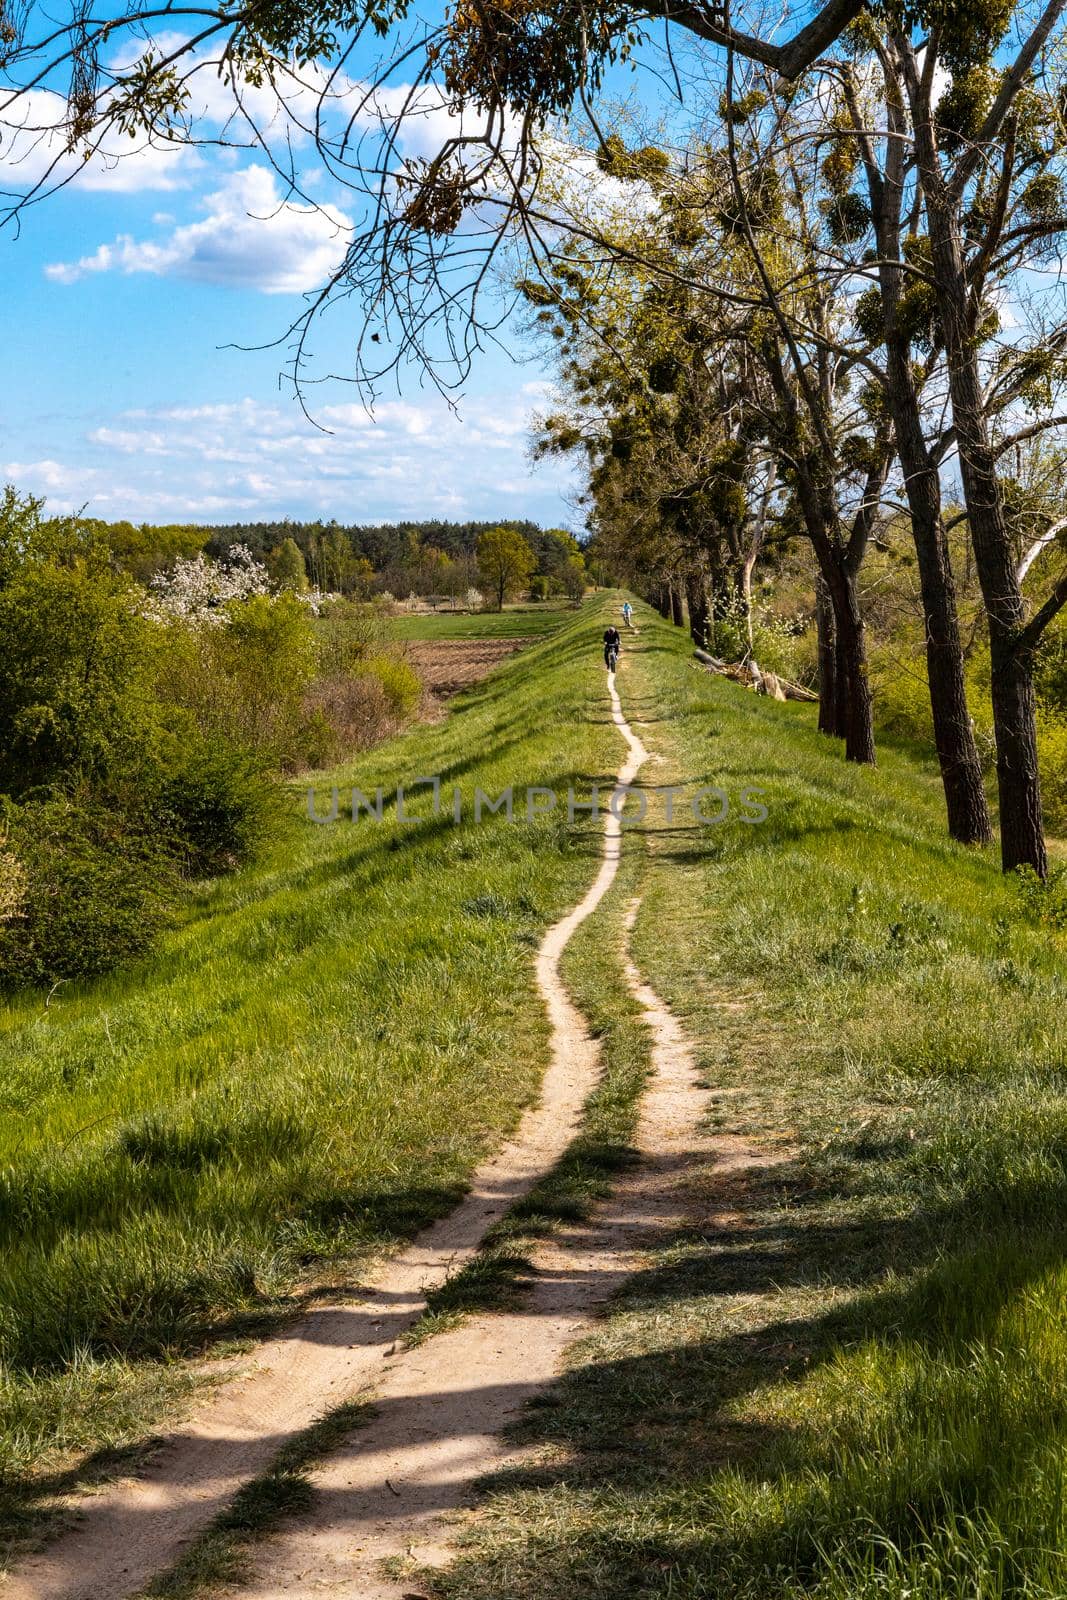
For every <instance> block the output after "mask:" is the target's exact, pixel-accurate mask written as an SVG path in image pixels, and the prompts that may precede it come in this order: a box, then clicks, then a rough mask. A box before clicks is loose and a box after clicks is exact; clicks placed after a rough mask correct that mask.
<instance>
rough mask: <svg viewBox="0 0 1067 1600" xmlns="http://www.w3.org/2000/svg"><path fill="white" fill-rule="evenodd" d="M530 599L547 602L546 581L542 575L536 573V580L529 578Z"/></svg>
mask: <svg viewBox="0 0 1067 1600" xmlns="http://www.w3.org/2000/svg"><path fill="white" fill-rule="evenodd" d="M530 599H531V600H547V599H548V579H547V578H546V577H545V576H544V574H543V573H538V575H537V577H536V578H531V579H530Z"/></svg>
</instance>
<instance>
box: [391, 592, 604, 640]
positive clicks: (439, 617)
mask: <svg viewBox="0 0 1067 1600" xmlns="http://www.w3.org/2000/svg"><path fill="white" fill-rule="evenodd" d="M574 616H575V611H574V607H573V606H572V605H560V604H559V603H558V602H554V601H546V602H545V603H544V604H543V605H532V606H512V605H509V606H505V607H504V609H503V611H472V612H465V611H449V609H448V607H447V606H442V607H441V608H440V610H439V611H434V612H431V613H429V614H419V615H409V616H403V615H401V616H395V617H390V618H389V619H388V623H387V629H388V633H389V637H390V638H393V639H409V640H416V639H417V640H421V641H425V640H433V639H523V638H535V637H540V636H541V635H542V634H550V633H555V632H556V630H557V629H558V628H561V627H563V626H564V624H566V623H568V622H573V620H574Z"/></svg>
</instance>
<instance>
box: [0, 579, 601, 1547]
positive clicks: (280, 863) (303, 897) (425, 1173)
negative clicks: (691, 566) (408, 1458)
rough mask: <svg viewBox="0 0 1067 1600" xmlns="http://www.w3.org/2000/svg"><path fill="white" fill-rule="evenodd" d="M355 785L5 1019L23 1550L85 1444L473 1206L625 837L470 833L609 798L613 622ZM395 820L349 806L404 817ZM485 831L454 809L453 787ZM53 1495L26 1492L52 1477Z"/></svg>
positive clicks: (550, 826)
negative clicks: (408, 790) (556, 970)
mask: <svg viewBox="0 0 1067 1600" xmlns="http://www.w3.org/2000/svg"><path fill="white" fill-rule="evenodd" d="M590 612H591V614H589V615H586V614H581V615H576V614H575V613H570V614H569V616H568V617H567V618H566V623H567V625H566V628H565V630H564V631H562V632H561V633H560V634H559V636H558V637H557V638H556V639H554V640H553V641H552V643H551V644H550V645H538V646H534V647H532V648H531V649H530V650H529V651H527V652H524V653H523V654H522V655H521V656H520V657H518V658H516V659H515V660H514V661H513V662H511V663H510V664H509V665H507V666H505V667H504V668H503V669H502V670H501V671H500V672H498V673H497V674H496V675H495V676H494V677H493V678H492V679H491V680H489V681H487V682H485V683H484V684H482V685H480V686H478V687H477V688H475V689H474V690H472V691H471V692H469V693H468V694H467V695H465V696H464V697H462V698H461V699H460V700H459V701H457V702H456V703H455V707H454V710H453V712H452V714H451V716H450V717H449V719H448V720H447V721H446V722H445V723H443V724H441V725H439V726H435V727H432V728H423V729H417V730H415V731H414V732H412V733H411V734H409V735H407V736H405V737H403V738H401V739H398V740H395V741H393V742H392V743H390V744H389V745H388V746H384V747H381V748H379V749H378V750H377V751H375V752H373V754H371V755H369V756H367V757H366V758H364V759H363V760H361V762H360V763H359V764H357V765H355V766H352V767H350V768H346V769H343V770H341V771H338V772H337V773H333V774H330V775H329V776H328V778H327V779H326V782H325V783H324V784H323V785H322V786H321V787H320V793H319V810H320V813H321V814H326V812H327V810H328V805H329V793H328V791H329V784H330V781H331V780H332V781H333V782H335V783H337V784H338V785H339V786H340V787H341V789H342V792H343V793H345V794H346V802H343V803H342V820H339V821H338V822H336V823H335V824H333V825H331V826H315V825H314V824H313V823H311V822H310V821H308V820H307V818H306V816H304V815H302V812H303V810H304V806H305V797H304V793H303V791H302V789H301V788H300V786H299V785H294V786H293V789H292V792H291V793H292V810H293V832H292V836H291V838H290V839H288V840H287V841H286V842H285V844H284V845H283V846H281V847H279V849H278V850H277V852H276V853H275V855H274V857H273V859H271V860H269V861H268V862H266V863H265V864H264V865H263V866H262V867H261V868H258V869H256V870H254V871H246V872H242V873H240V874H238V875H237V876H235V877H234V878H232V879H230V880H220V881H217V882H215V883H213V884H211V885H206V886H204V887H203V889H202V891H201V892H200V893H199V894H197V895H196V896H195V897H194V900H193V903H192V904H191V906H190V907H189V909H188V911H187V914H186V915H185V916H184V918H183V921H182V925H181V926H180V927H179V928H177V929H176V930H175V931H174V933H173V934H172V935H171V936H170V937H169V939H168V941H167V943H166V946H165V948H164V950H163V952H162V954H161V955H160V957H159V958H158V959H155V960H153V961H151V962H150V963H146V964H145V965H143V966H141V967H140V968H138V969H135V970H131V971H129V972H126V973H123V974H121V975H118V976H116V977H114V978H112V979H110V980H108V981H105V982H100V983H96V984H93V985H86V986H82V987H75V986H64V987H63V988H61V989H59V990H58V991H57V992H56V993H55V994H54V995H53V996H52V997H51V998H50V1000H48V1001H47V1002H46V997H45V996H44V995H36V994H35V995H32V996H29V997H27V998H25V999H22V1000H20V1001H17V1002H15V1003H13V1004H9V1005H8V1006H7V1007H6V1009H5V1010H4V1012H3V1015H2V1020H0V1056H2V1072H0V1231H2V1234H3V1244H4V1256H3V1262H2V1265H0V1356H2V1363H3V1364H2V1369H0V1479H2V1481H3V1484H4V1486H5V1489H6V1494H7V1511H8V1529H9V1531H12V1530H14V1529H17V1526H18V1519H19V1517H20V1516H21V1515H22V1513H23V1512H24V1511H25V1510H26V1508H27V1505H28V1504H30V1503H32V1501H33V1499H34V1496H35V1495H37V1494H41V1493H44V1492H45V1491H46V1490H48V1489H51V1488H54V1487H55V1486H56V1484H57V1483H58V1482H59V1481H63V1482H66V1481H67V1479H66V1477H62V1478H61V1479H60V1478H57V1477H56V1476H55V1472H56V1471H58V1470H59V1469H60V1468H63V1469H64V1470H65V1468H66V1466H67V1465H69V1464H70V1462H71V1461H73V1460H74V1459H75V1458H76V1457H77V1456H78V1454H79V1453H80V1452H85V1451H91V1450H100V1449H103V1450H107V1449H109V1448H112V1447H115V1446H118V1445H121V1444H122V1443H123V1442H125V1441H127V1440H129V1439H131V1438H136V1437H137V1436H138V1434H139V1433H140V1432H141V1431H142V1430H143V1428H144V1426H145V1423H146V1420H147V1419H148V1418H149V1417H150V1416H151V1414H152V1412H153V1410H155V1409H158V1408H159V1406H160V1404H161V1403H162V1402H163V1401H165V1400H167V1399H168V1398H170V1397H171V1396H172V1395H173V1394H174V1393H176V1392H179V1391H181V1390H182V1389H183V1388H184V1387H185V1385H186V1383H187V1379H186V1377H185V1374H184V1368H183V1367H182V1365H181V1363H180V1360H179V1358H180V1357H181V1356H183V1355H184V1354H186V1353H188V1352H190V1351H195V1350H200V1349H203V1348H206V1347H209V1346H210V1345H211V1344H212V1343H213V1342H216V1341H218V1340H219V1339H220V1338H227V1337H229V1338H233V1337H239V1336H241V1335H243V1334H247V1332H248V1331H249V1329H250V1328H251V1327H252V1326H254V1325H256V1323H257V1320H259V1321H262V1319H263V1318H264V1317H268V1316H270V1315H273V1314H276V1313H277V1312H278V1311H280V1310H283V1309H284V1308H285V1307H286V1306H287V1305H291V1304H292V1303H294V1302H293V1297H294V1295H298V1293H299V1289H300V1286H301V1285H302V1284H306V1283H308V1282H310V1281H315V1280H316V1279H317V1280H320V1281H321V1279H322V1278H323V1276H324V1274H325V1275H326V1276H329V1275H331V1274H334V1275H337V1274H339V1273H341V1272H348V1271H350V1270H351V1269H352V1267H353V1265H355V1266H356V1267H357V1268H358V1265H359V1262H360V1261H361V1260H365V1259H366V1258H367V1257H368V1256H369V1255H371V1254H373V1253H374V1252H378V1251H381V1250H382V1249H384V1248H386V1247H388V1246H389V1245H390V1244H391V1243H393V1242H394V1241H395V1240H397V1239H398V1238H401V1237H404V1236H407V1235H410V1234H411V1233H412V1232H413V1231H414V1229H415V1228H416V1227H417V1226H418V1225H419V1224H420V1223H421V1222H423V1221H424V1220H426V1219H427V1218H428V1217H430V1216H432V1215H434V1214H436V1213H439V1212H441V1211H442V1210H444V1209H446V1208H447V1207H448V1206H449V1205H450V1204H452V1203H453V1202H454V1200H455V1198H456V1197H457V1195H458V1193H459V1192H460V1190H461V1187H462V1184H463V1181H464V1179H465V1177H466V1175H467V1173H468V1172H469V1170H470V1168H471V1166H472V1164H473V1162H474V1161H475V1160H476V1159H477V1157H478V1156H479V1155H480V1154H481V1153H482V1152H483V1151H484V1150H485V1149H486V1147H487V1145H488V1144H490V1143H491V1142H493V1141H494V1140H495V1139H496V1138H497V1137H498V1136H499V1135H500V1133H501V1131H502V1130H504V1129H506V1128H508V1127H510V1126H511V1125H513V1124H514V1122H515V1120H516V1117H517V1115H518V1112H519V1110H520V1108H521V1106H522V1105H523V1104H524V1103H525V1102H526V1101H527V1100H528V1099H529V1097H530V1095H531V1094H532V1092H533V1090H534V1088H535V1086H536V1084H537V1082H538V1081H539V1078H540V1074H541V1071H542V1069H543V1066H544V1064H545V1060H546V1024H545V1020H544V1017H543V1015H542V1009H541V1006H540V1003H539V1000H538V998H537V995H536V991H535V988H534V982H533V972H532V963H531V954H532V951H533V949H534V947H535V946H536V944H537V942H538V939H539V936H540V933H541V931H542V929H543V928H544V927H545V925H546V924H547V923H548V922H550V921H552V920H554V919H555V918H556V917H557V916H558V915H559V914H560V913H561V912H562V911H563V910H564V909H565V908H566V907H568V906H569V905H570V904H571V903H572V902H573V901H574V900H575V899H576V898H578V897H579V895H580V893H581V892H582V890H583V888H584V886H585V884H586V883H587V881H588V880H589V878H590V877H591V875H592V872H593V870H594V855H595V853H596V852H597V850H598V849H599V835H598V833H597V832H596V831H595V830H594V829H593V828H591V827H590V826H589V825H588V823H586V824H585V825H584V826H583V825H582V824H581V822H579V823H578V824H577V825H576V826H575V827H573V828H568V827H567V825H566V819H565V816H564V818H563V820H562V821H561V820H560V818H559V816H558V814H557V815H556V816H553V817H548V818H545V819H543V820H540V821H537V822H535V823H533V824H530V825H527V824H525V823H519V822H515V823H513V824H509V823H508V822H507V821H506V820H505V818H504V817H503V815H500V816H497V817H490V816H488V815H485V816H483V819H482V821H481V822H480V823H479V824H477V825H475V824H474V823H473V821H471V820H470V807H471V802H472V799H473V791H474V786H475V785H476V784H477V785H481V786H482V787H483V788H484V789H485V790H486V791H487V792H488V793H491V794H493V795H495V794H497V793H498V791H499V790H500V789H501V788H502V787H503V786H504V785H505V784H509V783H510V784H514V785H515V787H516V790H517V791H521V789H522V788H523V787H524V786H525V785H527V784H538V785H547V786H550V787H556V788H558V789H559V790H560V791H561V792H563V791H565V790H566V788H567V785H568V783H571V782H573V783H575V784H576V785H581V784H584V783H587V782H589V781H592V780H596V779H598V778H599V779H600V780H601V781H605V780H607V778H608V777H609V775H610V774H611V773H612V772H613V771H614V770H615V767H616V765H617V760H618V749H619V743H620V741H619V739H618V735H617V733H616V732H615V731H614V729H612V728H611V727H610V725H609V724H608V723H607V722H606V720H605V719H604V717H603V713H602V708H601V706H600V703H599V701H600V696H601V693H602V679H601V673H600V669H599V652H598V649H597V645H596V637H597V635H598V632H599V627H598V622H597V617H596V614H595V613H596V608H595V607H593V608H590ZM433 774H436V775H439V776H440V777H441V778H442V781H443V784H444V788H445V795H444V803H445V807H446V810H445V814H444V815H443V816H441V817H440V818H437V819H433V818H432V817H427V816H426V812H427V808H428V802H429V791H428V790H423V791H422V800H421V803H420V800H419V798H418V792H416V795H415V796H414V797H413V798H411V799H409V805H408V809H409V811H411V812H413V813H419V812H421V813H422V814H423V817H424V820H423V821H422V822H420V823H418V824H416V825H413V826H405V825H404V824H402V823H400V822H398V821H397V819H396V811H395V805H393V804H391V803H390V801H389V799H388V798H387V799H386V802H385V809H384V818H385V820H384V821H383V822H382V823H381V824H380V825H379V824H377V823H371V822H370V821H368V820H367V819H366V817H364V819H363V820H362V821H361V822H360V823H359V824H358V825H353V823H352V822H351V821H345V820H343V817H344V805H345V803H347V791H348V789H349V787H350V786H351V785H352V784H356V785H358V786H359V787H360V788H361V789H363V790H365V791H366V792H367V793H368V794H370V795H372V796H373V792H374V790H375V789H376V788H377V787H378V786H379V785H381V786H382V787H383V788H384V790H385V793H386V796H387V797H388V796H390V795H392V794H393V792H394V790H395V786H396V784H397V783H398V782H400V781H403V780H405V779H414V778H415V777H417V776H420V775H433ZM453 785H456V786H458V787H459V789H460V791H461V794H462V796H463V799H464V803H465V807H466V811H465V818H464V821H463V822H462V824H461V825H459V826H456V825H455V824H454V823H453V821H452V820H451V818H450V816H449V814H448V806H449V802H450V794H451V789H452V786H453ZM34 1461H37V1462H38V1464H40V1463H41V1462H44V1463H45V1464H51V1466H52V1468H53V1469H54V1470H53V1474H52V1476H51V1477H45V1478H44V1479H38V1480H37V1482H36V1484H35V1485H34V1484H28V1483H27V1480H26V1477H25V1474H26V1473H27V1471H28V1470H29V1468H30V1466H31V1463H33V1462H34Z"/></svg>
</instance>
